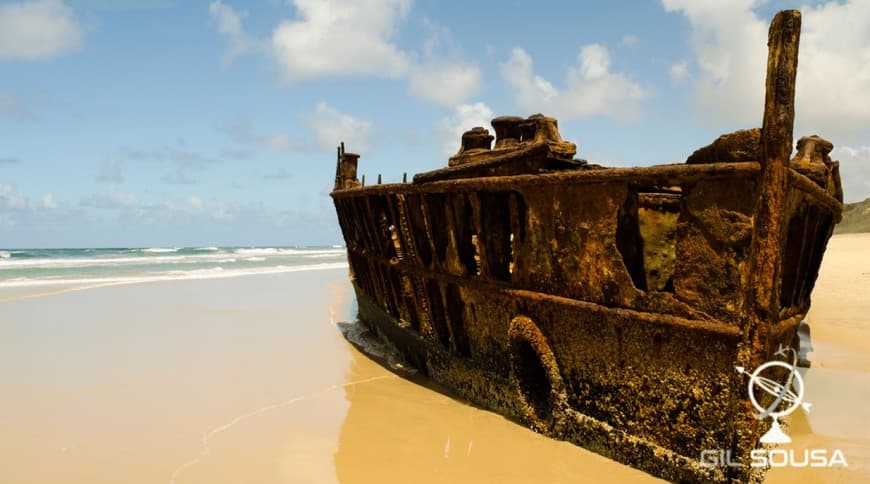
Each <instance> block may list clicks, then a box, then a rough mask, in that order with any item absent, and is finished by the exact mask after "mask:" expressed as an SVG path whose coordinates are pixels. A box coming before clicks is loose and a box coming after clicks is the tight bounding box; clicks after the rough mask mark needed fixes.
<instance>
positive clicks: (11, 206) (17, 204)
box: [0, 183, 28, 210]
mask: <svg viewBox="0 0 870 484" xmlns="http://www.w3.org/2000/svg"><path fill="white" fill-rule="evenodd" d="M27 205H28V203H27V198H25V197H24V195H22V194H21V192H19V191H18V190H17V189H16V188H15V187H13V186H12V185H10V184H8V183H0V208H3V209H7V210H21V209H24V208H27Z"/></svg>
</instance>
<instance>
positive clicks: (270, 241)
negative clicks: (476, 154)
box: [0, 0, 870, 248]
mask: <svg viewBox="0 0 870 484" xmlns="http://www.w3.org/2000/svg"><path fill="white" fill-rule="evenodd" d="M784 8H799V9H800V10H801V11H802V14H803V30H802V38H801V46H800V57H799V68H798V85H797V94H796V97H797V102H796V118H797V121H796V126H795V136H796V137H800V136H803V135H809V134H819V135H821V136H822V137H825V138H827V139H829V140H831V141H832V142H833V143H834V145H835V149H834V152H833V153H832V156H833V158H834V159H839V160H840V162H841V172H842V176H843V183H844V188H845V198H846V201H859V200H863V199H865V198H867V197H870V0H847V1H828V2H825V1H816V2H812V1H786V0H770V1H750V0H731V1H713V0H662V1H652V0H649V1H637V2H628V1H623V2H609V1H601V2H580V1H565V2H547V1H541V2H536V3H534V4H532V3H529V2H519V1H504V0H502V1H496V0H493V1H490V0H476V1H474V2H445V1H438V0H416V1H413V0H292V1H281V0H262V1H247V2H245V1H241V0H217V1H197V0H184V1H182V0H176V1H172V0H153V1H144V0H66V1H62V0H24V1H22V0H17V1H0V247H3V248H28V247H29V248H36V247H147V246H175V247H178V246H210V245H223V246H228V245H233V246H247V245H261V246H262V245H266V246H274V245H282V246H284V245H331V244H337V243H341V233H340V231H339V229H338V224H337V221H336V216H335V212H334V209H333V206H332V202H331V199H330V198H329V196H328V193H329V191H330V189H331V186H332V182H333V180H334V174H335V173H334V170H335V147H336V145H337V144H338V143H339V142H340V141H344V142H345V143H346V145H347V149H348V150H349V151H354V152H358V153H361V155H362V156H361V159H360V172H361V173H364V174H366V175H367V179H368V180H372V181H373V180H375V179H376V177H377V174H379V173H380V174H383V177H384V181H385V182H390V181H399V180H401V178H402V174H403V173H404V172H407V173H408V174H409V176H410V175H412V174H413V173H417V172H421V171H426V170H431V169H434V168H438V167H441V166H446V162H447V157H448V156H450V155H451V154H453V153H455V152H456V151H457V150H458V148H459V136H460V134H461V133H462V132H463V131H465V130H467V129H470V128H471V127H473V126H486V127H489V120H490V119H492V118H493V117H496V116H500V115H507V114H516V115H522V116H528V115H530V114H534V113H538V112H542V113H544V114H547V115H550V116H554V117H556V118H558V119H559V126H560V129H561V133H562V137H563V138H565V139H567V140H570V141H573V142H575V143H577V145H578V154H577V156H578V157H580V158H584V159H587V160H589V161H590V162H595V163H600V164H607V165H613V166H647V165H652V164H660V163H680V162H682V161H684V160H685V159H686V157H687V156H688V155H690V154H691V153H692V151H694V150H695V149H697V148H698V147H701V146H704V145H706V144H709V143H710V142H712V141H713V140H714V139H715V138H716V137H717V136H718V135H720V134H722V133H726V132H730V131H734V130H736V129H744V128H751V127H759V126H760V125H761V117H762V111H763V94H764V92H763V90H764V89H763V87H764V75H765V74H764V68H765V62H766V56H767V48H766V41H767V27H768V25H769V22H770V20H771V19H772V18H773V15H774V14H775V13H776V12H777V11H778V10H781V9H784Z"/></svg>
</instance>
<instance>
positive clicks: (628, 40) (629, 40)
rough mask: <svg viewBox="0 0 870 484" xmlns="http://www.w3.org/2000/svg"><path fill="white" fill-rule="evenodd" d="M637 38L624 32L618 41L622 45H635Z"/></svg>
mask: <svg viewBox="0 0 870 484" xmlns="http://www.w3.org/2000/svg"><path fill="white" fill-rule="evenodd" d="M637 41H638V38H637V36H636V35H634V34H625V35H623V36H622V40H620V41H619V45H622V46H623V47H634V46H635V45H637Z"/></svg>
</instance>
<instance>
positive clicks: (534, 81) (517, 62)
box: [501, 44, 648, 119]
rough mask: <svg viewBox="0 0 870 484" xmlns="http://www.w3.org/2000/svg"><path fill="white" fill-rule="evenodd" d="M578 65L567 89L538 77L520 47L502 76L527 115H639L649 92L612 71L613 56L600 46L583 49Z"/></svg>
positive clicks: (503, 66)
mask: <svg viewBox="0 0 870 484" xmlns="http://www.w3.org/2000/svg"><path fill="white" fill-rule="evenodd" d="M577 62H578V65H577V66H575V67H572V68H571V69H569V71H568V73H567V76H566V77H567V79H566V82H565V87H564V88H562V89H557V88H556V87H555V86H554V85H553V84H552V83H551V82H550V81H548V80H546V79H544V78H543V77H541V76H538V75H536V74H534V70H533V65H532V57H531V56H530V55H529V54H528V53H527V52H526V51H525V50H523V49H521V48H519V47H517V48H514V49H513V50H512V51H511V56H510V58H509V59H508V60H507V62H505V63H503V64H502V65H501V73H502V77H503V78H504V80H505V82H507V84H508V86H509V87H510V88H511V90H512V91H513V94H514V98H515V100H516V103H517V105H518V106H519V107H520V108H521V109H523V110H525V111H527V112H530V113H532V112H544V113H546V114H548V115H551V116H556V117H558V118H562V119H576V118H582V117H589V116H610V117H613V118H616V119H628V118H632V117H634V116H636V115H637V114H638V112H639V105H638V103H639V101H640V100H642V99H643V98H645V97H647V96H648V93H647V90H646V89H644V88H642V87H641V86H640V85H638V84H636V83H634V82H632V81H631V80H629V79H628V78H627V77H625V76H624V75H623V74H618V73H613V72H611V71H610V54H609V52H608V50H607V48H606V47H604V46H602V45H600V44H589V45H586V46H583V47H582V48H581V49H580V53H579V55H578V57H577Z"/></svg>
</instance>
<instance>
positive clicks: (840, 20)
mask: <svg viewBox="0 0 870 484" xmlns="http://www.w3.org/2000/svg"><path fill="white" fill-rule="evenodd" d="M662 3H663V5H664V7H665V9H666V10H667V11H670V12H681V13H682V14H683V15H685V16H686V17H687V18H688V20H689V23H690V24H691V28H692V30H691V34H690V41H691V44H692V50H693V53H694V58H693V64H695V65H696V66H697V71H698V73H699V75H698V77H697V79H696V81H695V85H694V89H695V103H696V105H697V107H698V109H699V111H700V112H703V113H704V117H705V119H712V120H714V121H717V122H724V123H733V122H739V123H745V124H747V125H750V126H758V125H760V124H761V118H762V111H763V96H764V79H765V70H766V59H767V48H766V45H767V29H768V24H769V21H768V19H761V18H759V17H758V16H757V15H756V13H755V12H754V11H753V8H754V7H756V6H758V4H759V3H760V2H756V1H753V0H740V1H733V2H696V1H690V0H663V2H662ZM802 17H803V18H802V35H801V46H800V59H799V67H798V75H797V92H796V117H797V124H798V129H799V130H802V131H804V130H805V132H807V133H808V132H816V131H817V132H819V134H821V135H822V136H827V137H831V138H838V137H844V138H846V139H850V140H853V141H854V140H858V139H859V138H858V137H857V136H856V135H861V136H866V134H867V130H866V126H867V125H868V124H870V29H868V28H867V19H868V18H870V1H867V0H850V1H846V2H842V3H841V2H835V1H831V2H828V3H826V4H823V5H819V6H817V7H805V8H803V15H802ZM796 134H799V133H796ZM834 141H835V143H836V139H835V140H834ZM863 141H865V140H861V142H863Z"/></svg>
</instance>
